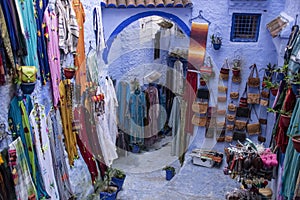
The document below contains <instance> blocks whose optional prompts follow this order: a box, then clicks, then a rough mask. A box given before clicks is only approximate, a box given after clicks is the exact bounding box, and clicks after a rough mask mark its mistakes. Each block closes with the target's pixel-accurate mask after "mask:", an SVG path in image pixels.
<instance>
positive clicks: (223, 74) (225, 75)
mask: <svg viewBox="0 0 300 200" xmlns="http://www.w3.org/2000/svg"><path fill="white" fill-rule="evenodd" d="M228 77H229V65H228V61H227V59H226V60H225V62H224V64H223V66H222V67H221V70H220V79H221V80H225V81H227V80H228Z"/></svg>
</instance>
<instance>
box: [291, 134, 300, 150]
mask: <svg viewBox="0 0 300 200" xmlns="http://www.w3.org/2000/svg"><path fill="white" fill-rule="evenodd" d="M292 141H293V145H294V148H295V149H296V151H297V152H299V153H300V134H297V135H294V136H293V137H292Z"/></svg>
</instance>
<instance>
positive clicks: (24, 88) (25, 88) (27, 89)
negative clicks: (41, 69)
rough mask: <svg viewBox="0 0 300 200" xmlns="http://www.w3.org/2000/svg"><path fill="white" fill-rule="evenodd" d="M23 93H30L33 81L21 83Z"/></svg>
mask: <svg viewBox="0 0 300 200" xmlns="http://www.w3.org/2000/svg"><path fill="white" fill-rule="evenodd" d="M20 87H21V90H22V92H23V94H31V93H32V92H33V91H34V88H35V82H33V83H21V85H20Z"/></svg>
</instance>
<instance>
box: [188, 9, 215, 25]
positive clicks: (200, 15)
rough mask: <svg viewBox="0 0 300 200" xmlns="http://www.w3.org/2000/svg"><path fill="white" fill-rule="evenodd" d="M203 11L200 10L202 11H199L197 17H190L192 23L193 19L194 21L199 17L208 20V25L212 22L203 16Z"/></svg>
mask: <svg viewBox="0 0 300 200" xmlns="http://www.w3.org/2000/svg"><path fill="white" fill-rule="evenodd" d="M202 12H203V11H202V10H200V11H199V15H198V16H197V17H194V18H192V19H190V23H192V21H193V20H194V19H197V18H199V19H203V20H204V21H206V22H207V23H208V25H210V24H211V22H210V21H209V20H208V19H206V18H205V17H203V16H202V14H201V13H202Z"/></svg>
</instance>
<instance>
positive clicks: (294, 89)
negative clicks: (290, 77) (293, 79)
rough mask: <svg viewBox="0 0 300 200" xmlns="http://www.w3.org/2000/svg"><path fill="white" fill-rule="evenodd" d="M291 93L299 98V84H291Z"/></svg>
mask: <svg viewBox="0 0 300 200" xmlns="http://www.w3.org/2000/svg"><path fill="white" fill-rule="evenodd" d="M291 85H292V91H293V93H294V94H295V95H296V96H299V91H300V84H299V83H292V84H291Z"/></svg>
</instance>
